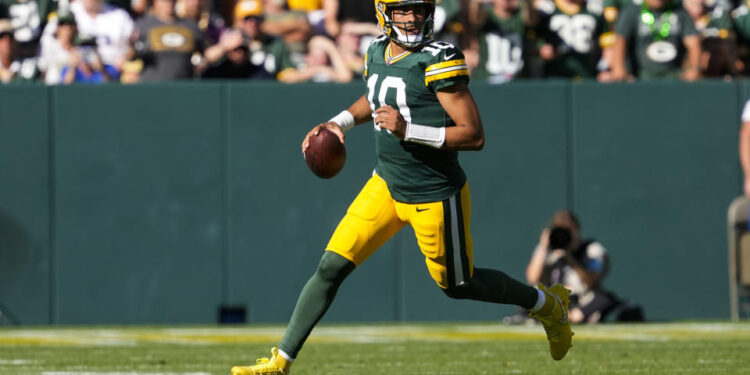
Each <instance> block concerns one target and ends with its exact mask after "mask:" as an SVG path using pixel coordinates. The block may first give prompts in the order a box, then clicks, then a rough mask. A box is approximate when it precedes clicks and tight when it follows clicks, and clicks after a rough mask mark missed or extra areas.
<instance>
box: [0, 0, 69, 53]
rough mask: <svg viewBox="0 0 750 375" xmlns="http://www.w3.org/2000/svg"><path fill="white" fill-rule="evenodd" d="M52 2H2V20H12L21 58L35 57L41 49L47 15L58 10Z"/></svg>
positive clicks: (28, 0)
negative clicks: (40, 39)
mask: <svg viewBox="0 0 750 375" xmlns="http://www.w3.org/2000/svg"><path fill="white" fill-rule="evenodd" d="M57 4H58V2H57V1H56V0H55V1H52V0H0V18H8V19H10V21H11V23H12V25H13V29H14V32H13V33H14V38H15V40H16V53H17V54H18V56H20V57H24V58H26V57H33V56H34V55H36V53H37V49H38V47H39V38H40V37H41V34H42V30H43V29H44V25H45V23H46V22H47V15H48V14H50V13H51V12H53V11H54V10H55V9H56V8H57Z"/></svg>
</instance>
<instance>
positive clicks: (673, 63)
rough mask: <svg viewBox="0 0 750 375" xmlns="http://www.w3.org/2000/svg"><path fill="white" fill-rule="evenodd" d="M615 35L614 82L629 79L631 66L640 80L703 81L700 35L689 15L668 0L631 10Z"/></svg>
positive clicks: (624, 14)
mask: <svg viewBox="0 0 750 375" xmlns="http://www.w3.org/2000/svg"><path fill="white" fill-rule="evenodd" d="M615 34H616V35H615V45H614V47H613V51H612V55H613V56H612V74H611V77H610V78H611V80H615V81H617V80H623V79H626V78H627V77H628V69H627V64H628V63H630V68H631V69H630V72H631V74H632V75H634V76H636V77H638V78H639V79H654V78H678V77H679V78H682V79H683V80H685V81H695V80H698V79H700V77H701V73H700V58H701V39H700V35H699V34H698V31H697V30H696V29H695V25H694V24H693V20H692V19H691V18H690V15H688V13H687V12H686V11H685V10H684V9H682V8H679V7H676V6H674V5H673V4H672V3H671V2H670V1H669V0H644V2H643V4H642V5H641V6H635V5H633V6H629V7H628V8H626V9H625V10H624V11H623V12H622V14H621V15H620V16H619V18H618V20H617V24H616V25H615ZM626 61H627V62H626ZM683 66H684V69H683Z"/></svg>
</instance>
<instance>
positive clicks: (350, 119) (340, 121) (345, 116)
mask: <svg viewBox="0 0 750 375" xmlns="http://www.w3.org/2000/svg"><path fill="white" fill-rule="evenodd" d="M328 122H335V123H336V125H338V126H339V127H340V128H341V130H342V131H347V130H349V129H351V128H353V127H354V125H355V123H354V116H353V115H352V114H351V113H350V112H349V111H346V110H344V111H341V113H339V114H338V115H336V116H333V118H332V119H330V120H328Z"/></svg>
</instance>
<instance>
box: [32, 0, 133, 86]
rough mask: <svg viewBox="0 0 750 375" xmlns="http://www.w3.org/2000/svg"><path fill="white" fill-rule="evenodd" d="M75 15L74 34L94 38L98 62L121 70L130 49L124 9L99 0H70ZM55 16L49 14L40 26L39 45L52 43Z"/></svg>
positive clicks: (130, 29)
mask: <svg viewBox="0 0 750 375" xmlns="http://www.w3.org/2000/svg"><path fill="white" fill-rule="evenodd" d="M70 12H71V13H73V15H74V16H75V21H76V27H77V30H78V36H79V37H80V38H81V39H83V40H94V41H95V42H96V50H97V53H98V54H99V56H100V57H101V59H102V63H104V64H105V65H110V66H112V67H114V68H115V69H116V70H117V71H118V72H119V71H121V70H122V65H123V64H124V63H125V61H126V60H127V57H128V52H129V51H130V38H131V36H132V35H133V20H132V19H131V18H130V15H128V13H127V12H126V11H125V10H123V9H120V8H117V7H115V6H113V5H109V4H107V3H104V2H103V1H102V0H76V1H74V2H73V3H71V4H70ZM55 30H57V18H53V19H51V20H50V22H49V23H48V24H47V27H45V29H44V33H43V35H42V40H41V43H42V45H41V48H42V50H44V49H45V48H49V46H48V45H49V44H54V43H55Z"/></svg>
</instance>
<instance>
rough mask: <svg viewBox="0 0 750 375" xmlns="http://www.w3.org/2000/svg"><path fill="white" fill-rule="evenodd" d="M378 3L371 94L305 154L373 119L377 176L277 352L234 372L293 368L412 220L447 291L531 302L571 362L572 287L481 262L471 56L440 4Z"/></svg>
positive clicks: (335, 240)
mask: <svg viewBox="0 0 750 375" xmlns="http://www.w3.org/2000/svg"><path fill="white" fill-rule="evenodd" d="M375 6H376V13H377V14H376V15H377V19H378V23H379V26H380V29H381V31H382V32H383V34H384V35H382V36H380V37H378V38H377V39H375V40H374V41H373V42H372V43H371V44H370V47H369V49H368V52H367V56H366V59H365V61H366V65H365V72H364V78H365V80H366V82H367V91H366V93H365V94H364V95H363V96H361V97H360V98H359V99H358V100H356V101H355V102H354V104H352V105H351V106H350V107H349V108H348V109H347V110H345V111H342V112H341V113H340V114H338V115H336V116H335V117H333V118H332V119H331V120H330V121H328V122H325V123H322V124H319V125H317V126H316V127H314V128H313V129H312V130H311V131H310V132H308V134H307V135H306V136H305V138H304V140H303V142H302V152H303V153H304V152H305V151H306V149H307V147H308V145H309V141H310V138H311V137H312V136H313V135H316V134H317V133H318V132H319V131H320V130H321V129H323V128H326V129H329V130H331V131H333V132H334V133H335V134H337V136H338V137H339V139H340V141H341V142H342V143H343V142H344V131H345V130H347V129H349V128H351V127H353V126H355V125H356V124H362V123H366V122H370V121H372V124H373V126H374V131H375V140H376V149H377V159H378V162H377V165H376V167H375V173H374V174H373V176H372V177H371V178H370V180H369V181H368V182H367V183H366V184H365V186H364V188H363V189H362V191H361V192H360V193H359V195H358V196H357V197H356V198H355V199H354V202H353V203H352V204H351V206H350V207H349V209H348V211H347V213H346V215H345V216H344V218H343V219H342V220H341V222H340V223H339V225H338V227H337V228H336V230H335V232H334V233H333V236H332V238H331V240H330V242H329V243H328V246H327V247H326V251H325V252H324V254H323V257H322V259H321V261H320V264H319V265H318V268H317V270H316V271H315V273H314V274H313V276H312V277H311V278H310V280H309V281H308V282H307V284H306V285H305V287H304V288H303V289H302V292H301V294H300V296H299V299H298V300H297V305H296V307H295V310H294V313H293V314H292V317H291V320H290V322H289V326H288V327H287V330H286V333H285V335H284V338H283V340H282V341H281V344H280V345H279V347H278V348H273V349H271V353H272V357H271V358H262V359H259V360H258V361H257V363H256V365H253V366H237V367H233V368H232V374H234V375H247V374H288V373H289V370H290V367H291V364H292V362H293V361H294V359H295V357H296V356H297V354H298V353H299V351H300V349H301V347H302V345H303V344H304V342H305V340H306V339H307V337H308V335H309V334H310V332H311V331H312V329H313V327H314V326H315V325H316V323H317V322H318V321H319V320H320V319H321V317H322V316H323V314H324V313H325V312H326V310H327V309H328V307H329V306H330V304H331V302H332V301H333V299H334V297H335V295H336V291H337V290H338V288H339V286H340V285H341V283H342V282H343V281H344V279H345V278H346V277H347V275H349V274H350V273H351V272H352V271H353V270H354V269H355V268H356V267H357V266H358V265H360V264H362V262H364V261H365V260H366V259H367V258H368V257H369V256H370V255H372V254H373V253H374V252H375V251H377V249H378V248H379V247H380V246H381V245H383V244H384V243H385V242H386V241H387V240H388V239H389V238H391V237H392V236H393V235H394V234H395V233H396V232H398V231H399V230H400V229H401V228H403V227H404V226H405V225H406V224H410V225H411V226H412V227H413V228H414V233H415V235H416V239H417V243H418V245H419V247H420V249H421V251H422V254H423V255H424V257H425V262H426V264H427V268H428V271H429V273H430V275H431V276H432V278H433V279H434V280H435V283H436V284H437V285H438V287H440V288H441V289H442V290H443V291H444V292H445V294H446V295H448V296H449V297H451V298H460V299H473V300H478V301H486V302H495V303H503V304H514V305H518V306H522V307H525V308H528V309H529V310H531V311H532V316H533V317H536V318H537V319H539V320H540V321H541V322H542V323H543V325H544V328H545V330H546V331H547V337H548V339H549V345H550V352H551V354H552V357H553V358H554V359H555V360H560V359H562V358H563V357H564V356H565V355H566V354H567V352H568V349H569V348H570V346H571V338H572V332H571V329H570V323H569V321H568V315H567V306H568V301H569V299H568V294H569V293H570V291H568V290H567V289H565V288H564V287H562V286H561V285H559V284H557V285H554V286H552V287H550V288H547V287H545V286H543V285H540V287H539V289H536V288H533V287H531V286H528V285H526V284H524V283H521V282H519V281H516V280H514V279H512V278H510V277H509V276H507V275H506V274H505V273H503V272H501V271H497V270H492V269H483V268H475V267H474V265H473V263H472V260H473V247H472V238H471V234H470V231H469V229H470V212H471V203H470V197H469V187H468V184H467V182H466V175H465V174H464V171H463V170H462V169H461V166H460V165H459V164H458V151H461V150H480V149H482V147H483V146H484V130H483V128H482V122H481V120H480V117H479V111H478V109H477V106H476V104H475V102H474V99H473V97H472V95H471V93H470V91H469V88H468V86H467V84H468V82H469V72H468V70H467V67H466V64H465V61H464V56H463V54H462V53H461V51H459V50H458V49H457V48H456V47H454V46H453V45H451V44H448V43H444V42H439V41H435V40H433V39H432V38H431V36H432V29H433V14H434V11H435V2H434V0H376V1H375Z"/></svg>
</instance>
